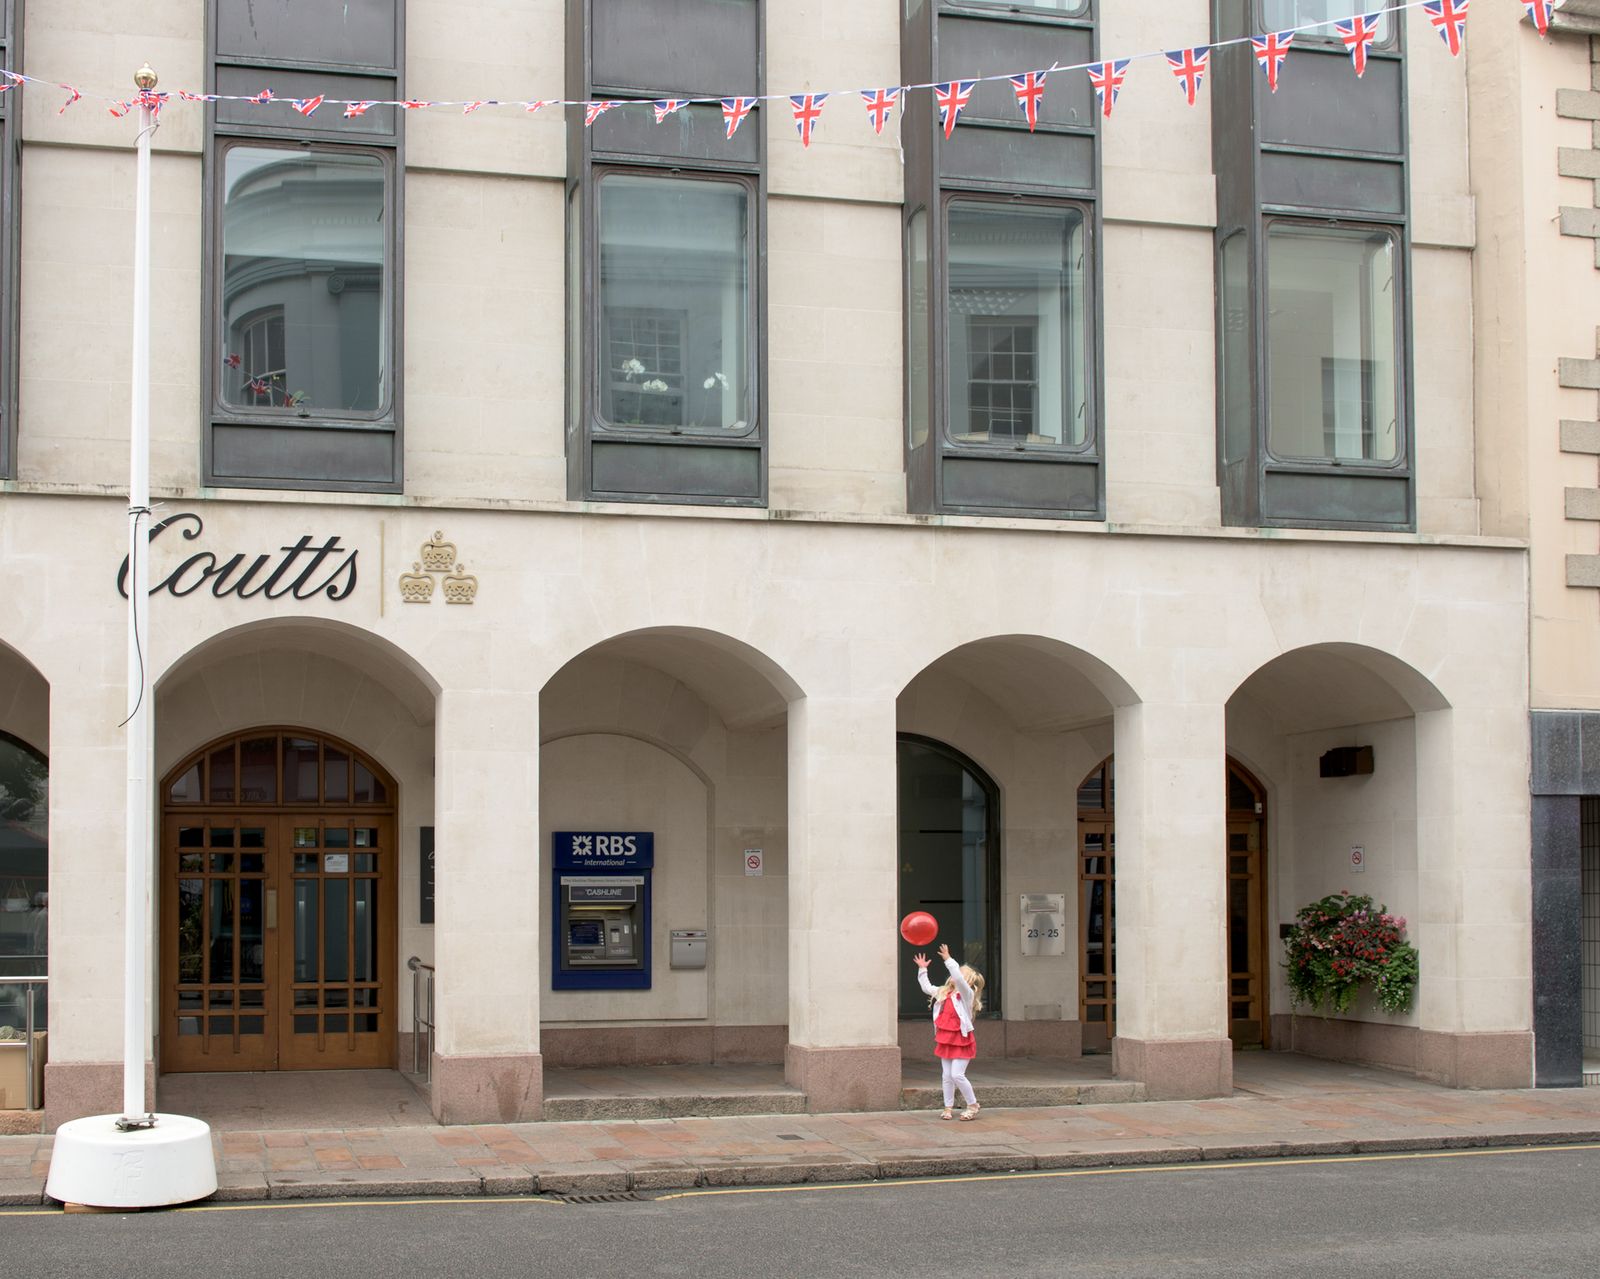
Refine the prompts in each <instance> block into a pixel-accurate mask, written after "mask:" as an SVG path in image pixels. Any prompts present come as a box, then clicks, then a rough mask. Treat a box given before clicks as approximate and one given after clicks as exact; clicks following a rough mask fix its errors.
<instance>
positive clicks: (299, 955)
mask: <svg viewBox="0 0 1600 1279" xmlns="http://www.w3.org/2000/svg"><path fill="white" fill-rule="evenodd" d="M163 793H164V795H165V798H166V805H165V809H164V812H163V817H162V827H161V832H162V837H161V848H160V854H159V856H160V862H159V865H160V868H161V870H160V878H161V892H162V899H163V906H162V912H161V916H162V929H161V933H162V938H161V987H160V989H161V1004H162V1007H161V1016H160V1022H159V1025H160V1029H161V1068H162V1069H163V1070H164V1071H192V1070H273V1069H328V1068H359V1067H374V1066H392V1065H393V1064H394V1052H395V1048H394V1043H395V1021H396V1015H395V986H396V981H395V962H396V957H395V945H396V937H395V921H396V918H397V912H396V910H395V897H396V893H397V886H398V880H397V873H396V859H397V856H398V854H397V850H396V846H395V819H394V812H393V795H394V788H393V784H392V783H390V782H389V781H388V780H387V779H386V778H383V777H382V775H381V774H379V773H378V772H377V771H376V769H375V767H374V766H373V765H372V764H371V763H370V762H369V761H367V760H365V759H364V758H363V757H362V756H360V755H359V754H358V753H357V752H354V751H352V750H351V749H350V748H349V747H346V746H344V745H343V744H342V743H339V742H336V741H334V740H333V739H331V738H320V737H316V736H313V735H309V734H304V733H298V732H293V731H291V730H265V731H262V732H258V733H252V734H248V735H246V736H244V737H237V738H230V739H227V740H225V741H223V742H218V743H213V744H212V745H211V746H208V747H207V748H206V749H205V750H204V751H202V752H200V753H199V754H197V755H196V756H194V757H192V758H191V759H190V760H189V761H187V762H186V763H185V764H184V765H183V766H181V767H180V768H179V769H178V770H177V771H176V772H175V773H174V774H173V776H172V777H171V778H169V779H168V782H167V785H166V787H165V789H164V792H163ZM241 797H242V798H243V799H244V800H245V801H246V802H245V803H243V804H240V803H237V802H230V801H237V800H238V799H239V798H241ZM286 799H287V801H289V802H287V803H286V802H285V800H286ZM219 801H220V802H219Z"/></svg>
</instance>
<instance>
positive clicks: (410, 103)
mask: <svg viewBox="0 0 1600 1279" xmlns="http://www.w3.org/2000/svg"><path fill="white" fill-rule="evenodd" d="M432 105H433V103H431V102H424V101H422V99H420V98H407V99H406V100H405V101H404V102H402V103H401V104H400V109H401V110H402V111H421V110H422V109H423V108H424V107H431V106H432Z"/></svg>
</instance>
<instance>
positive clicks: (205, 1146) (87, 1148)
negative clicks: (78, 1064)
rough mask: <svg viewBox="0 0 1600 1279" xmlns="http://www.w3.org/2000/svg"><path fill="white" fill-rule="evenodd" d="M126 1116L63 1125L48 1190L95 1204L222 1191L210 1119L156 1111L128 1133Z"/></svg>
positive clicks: (154, 1204) (169, 1200) (142, 1203)
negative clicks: (152, 1121) (123, 1121)
mask: <svg viewBox="0 0 1600 1279" xmlns="http://www.w3.org/2000/svg"><path fill="white" fill-rule="evenodd" d="M121 1118H122V1116H121V1115H91V1116H89V1117H88V1118H87V1119H72V1120H69V1121H68V1122H66V1123H64V1124H62V1125H61V1127H60V1128H58V1129H57V1130H56V1135H55V1145H54V1147H53V1149H52V1151H51V1154H50V1176H49V1177H48V1178H47V1179H46V1181H45V1187H44V1192H45V1194H47V1195H49V1196H50V1198H52V1199H55V1200H57V1201H59V1202H61V1203H66V1204H82V1205H84V1206H85V1207H90V1208H114V1209H116V1208H122V1209H134V1208H166V1207H170V1206H171V1205H173V1204H184V1203H193V1202H194V1201H195V1200H196V1199H204V1198H206V1197H207V1196H209V1195H212V1194H215V1193H216V1189H217V1162H216V1157H215V1156H214V1155H213V1153H212V1150H211V1125H209V1124H207V1123H205V1122H203V1121H202V1120H199V1119H190V1118H188V1117H187V1116H184V1115H157V1116H156V1117H155V1119H156V1122H155V1124H154V1126H152V1127H149V1128H133V1129H128V1130H126V1131H124V1130H122V1129H119V1128H118V1127H117V1123H118V1121H119V1120H120V1119H121Z"/></svg>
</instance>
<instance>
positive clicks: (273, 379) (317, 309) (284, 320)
mask: <svg viewBox="0 0 1600 1279" xmlns="http://www.w3.org/2000/svg"><path fill="white" fill-rule="evenodd" d="M223 186H224V190H223V197H222V309H221V315H220V317H219V321H220V325H221V332H220V334H219V340H220V341H221V343H222V345H223V348H224V350H225V352H226V354H225V355H224V357H223V365H224V373H223V375H222V377H221V380H220V382H219V388H218V389H219V391H220V393H221V399H222V402H223V404H224V405H226V406H227V407H229V408H232V409H238V410H247V409H248V410H257V409H261V410H277V411H279V412H280V413H285V414H289V415H292V416H294V417H297V418H310V417H313V416H334V415H349V416H358V415H362V416H373V415H376V414H378V413H380V412H382V411H383V409H384V408H385V407H386V404H387V401H388V398H389V393H388V381H387V356H388V352H387V350H386V343H385V341H384V331H385V328H386V327H387V326H386V324H385V317H384V306H383V301H384V298H383V292H384V284H385V280H386V278H387V275H388V271H387V265H388V246H387V239H386V234H385V229H384V211H385V206H386V203H387V201H386V188H387V174H386V172H385V165H384V162H383V160H382V158H381V157H379V156H377V155H374V154H367V153H362V152H359V151H332V150H326V151H319V150H306V149H302V148H294V149H289V148H284V147H258V146H249V145H236V146H230V147H228V148H227V149H226V151H225V153H224V159H223Z"/></svg>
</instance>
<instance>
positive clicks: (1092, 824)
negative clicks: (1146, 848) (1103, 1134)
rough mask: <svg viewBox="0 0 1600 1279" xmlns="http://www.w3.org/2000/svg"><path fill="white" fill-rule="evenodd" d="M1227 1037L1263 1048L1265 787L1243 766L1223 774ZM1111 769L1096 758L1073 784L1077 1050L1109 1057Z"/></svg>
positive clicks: (1112, 990)
mask: <svg viewBox="0 0 1600 1279" xmlns="http://www.w3.org/2000/svg"><path fill="white" fill-rule="evenodd" d="M1227 787H1228V790H1227V795H1228V813H1227V832H1228V834H1227V839H1228V847H1227V885H1226V890H1225V892H1226V896H1225V898H1224V900H1225V902H1226V907H1227V922H1226V945H1227V955H1228V1035H1229V1038H1231V1039H1232V1040H1233V1046H1234V1047H1235V1048H1260V1047H1265V1046H1266V1044H1267V1033H1268V1018H1267V1012H1266V999H1267V972H1266V954H1267V937H1266V829H1267V826H1266V822H1267V818H1266V790H1265V788H1264V787H1262V785H1261V783H1260V782H1258V781H1257V780H1256V779H1255V778H1254V777H1253V776H1251V774H1250V773H1249V771H1248V770H1247V769H1245V768H1244V767H1243V766H1242V765H1241V764H1238V763H1236V762H1235V761H1234V760H1232V759H1229V760H1228V770H1227ZM1116 852H1117V829H1116V766H1115V759H1114V758H1110V757H1108V758H1107V759H1104V760H1102V761H1101V762H1100V763H1099V764H1098V765H1096V766H1095V768H1094V769H1093V770H1092V771H1091V772H1090V773H1089V775H1088V776H1087V777H1085V778H1084V779H1083V781H1082V782H1081V783H1079V785H1078V1019H1079V1021H1080V1022H1081V1023H1082V1025H1083V1051H1084V1052H1086V1053H1099V1052H1110V1051H1111V1041H1112V1039H1113V1038H1115V1037H1116V1033H1117V1005H1116V981H1117V956H1116V891H1117V886H1116Z"/></svg>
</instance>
